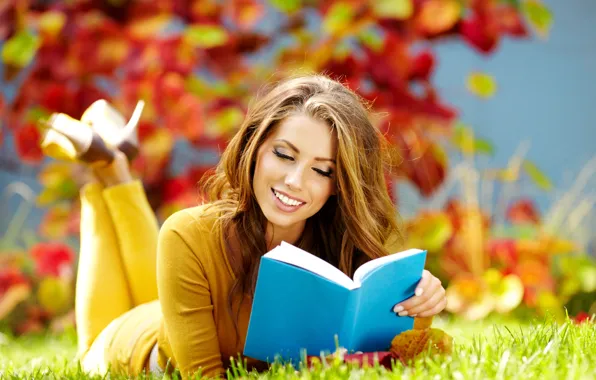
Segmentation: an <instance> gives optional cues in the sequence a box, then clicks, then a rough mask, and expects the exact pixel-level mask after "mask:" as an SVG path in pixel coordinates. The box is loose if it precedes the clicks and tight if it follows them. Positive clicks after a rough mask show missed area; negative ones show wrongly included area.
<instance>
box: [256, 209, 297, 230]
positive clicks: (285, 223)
mask: <svg viewBox="0 0 596 380" xmlns="http://www.w3.org/2000/svg"><path fill="white" fill-rule="evenodd" d="M265 218H266V219H267V221H268V222H269V223H271V224H273V225H274V226H276V227H281V228H290V227H292V226H294V225H296V224H297V223H302V222H304V221H305V220H306V219H304V218H300V217H296V216H293V215H292V216H288V215H280V214H279V213H278V212H275V211H269V212H267V213H265Z"/></svg>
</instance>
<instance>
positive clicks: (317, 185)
mask: <svg viewBox="0 0 596 380" xmlns="http://www.w3.org/2000/svg"><path fill="white" fill-rule="evenodd" d="M311 192H312V196H313V198H316V200H317V202H320V203H325V202H326V201H327V198H329V197H330V196H331V194H332V193H333V182H332V181H331V180H327V179H324V178H323V179H322V180H317V181H313V183H312V185H311Z"/></svg>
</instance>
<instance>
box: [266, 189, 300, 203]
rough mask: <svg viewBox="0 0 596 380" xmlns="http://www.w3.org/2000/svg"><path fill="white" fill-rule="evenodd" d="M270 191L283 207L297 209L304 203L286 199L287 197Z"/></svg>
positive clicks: (289, 198)
mask: <svg viewBox="0 0 596 380" xmlns="http://www.w3.org/2000/svg"><path fill="white" fill-rule="evenodd" d="M271 191H272V192H273V195H275V197H276V198H277V199H278V200H279V201H280V202H281V203H282V204H283V205H285V206H290V207H298V206H302V205H303V204H304V203H305V202H302V201H299V200H297V199H294V198H291V197H288V196H287V195H285V194H282V193H280V192H279V191H277V190H275V189H271Z"/></svg>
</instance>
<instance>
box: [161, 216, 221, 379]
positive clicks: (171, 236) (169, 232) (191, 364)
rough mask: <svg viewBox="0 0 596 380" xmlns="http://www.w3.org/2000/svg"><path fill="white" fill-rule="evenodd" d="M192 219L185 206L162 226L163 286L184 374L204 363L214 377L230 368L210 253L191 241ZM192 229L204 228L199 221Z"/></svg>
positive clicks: (165, 313)
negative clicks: (209, 271) (206, 261)
mask: <svg viewBox="0 0 596 380" xmlns="http://www.w3.org/2000/svg"><path fill="white" fill-rule="evenodd" d="M190 220H192V217H190V216H189V215H187V214H185V212H184V211H182V212H179V213H176V214H174V215H173V216H171V217H170V218H169V219H168V220H167V221H166V222H165V223H164V225H163V226H162V228H161V231H160V234H159V241H158V249H157V252H158V253H157V286H158V293H159V300H160V303H161V307H162V311H163V316H164V323H165V326H166V330H167V336H168V339H169V342H170V345H171V347H172V351H173V354H174V358H175V360H176V363H177V367H178V368H179V370H180V373H181V374H182V376H183V377H184V378H186V377H187V376H188V375H191V374H192V373H194V372H196V371H197V370H199V369H200V368H202V375H203V376H210V377H211V376H217V375H218V374H221V373H223V372H224V369H223V365H222V361H221V353H220V350H219V342H218V339H217V331H216V326H215V321H214V318H213V305H212V302H211V292H210V289H209V283H208V281H207V277H206V273H205V270H204V265H203V263H202V262H201V260H200V258H204V257H207V258H208V255H205V254H204V253H203V254H201V253H202V252H194V251H193V249H191V246H192V245H189V244H188V243H189V239H188V237H189V236H188V234H189V233H188V230H189V226H188V225H189V223H190ZM190 228H192V229H194V230H195V231H198V229H199V227H198V226H197V225H196V223H195V224H192V225H191V226H190ZM185 232H186V233H185ZM195 249H196V248H195Z"/></svg>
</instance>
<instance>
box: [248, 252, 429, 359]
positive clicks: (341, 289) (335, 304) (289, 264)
mask: <svg viewBox="0 0 596 380" xmlns="http://www.w3.org/2000/svg"><path fill="white" fill-rule="evenodd" d="M425 261H426V251H423V250H420V249H409V250H407V251H403V252H399V253H395V254H392V255H388V256H385V257H382V258H378V259H375V260H371V261H369V262H367V263H365V264H363V265H362V266H361V267H359V268H358V269H357V270H356V271H355V273H354V278H353V279H351V278H349V277H348V276H346V275H345V274H344V273H343V272H341V271H340V270H339V269H337V268H336V267H334V266H333V265H331V264H329V263H327V262H326V261H324V260H322V259H320V258H318V257H316V256H314V255H312V254H310V253H308V252H306V251H304V250H301V249H299V248H297V247H295V246H293V245H291V244H288V243H285V242H283V243H282V244H281V245H279V246H278V247H276V248H274V249H273V250H271V251H270V252H268V253H267V254H265V255H264V256H263V257H262V258H261V263H260V267H259V273H258V278H257V284H256V289H255V295H254V300H253V305H252V311H251V315H250V321H249V326H248V333H247V337H246V342H245V345H244V355H246V356H248V357H251V358H255V359H259V360H262V361H268V362H272V361H274V360H275V358H276V357H279V358H281V359H283V360H292V361H293V362H299V361H300V360H301V359H302V358H303V356H302V354H303V351H305V353H306V355H315V356H318V355H320V354H321V353H323V354H328V353H331V352H334V351H335V349H336V340H335V339H336V337H337V339H338V343H339V346H340V347H344V348H346V349H348V351H349V352H352V351H363V352H373V351H387V350H388V349H389V347H390V345H391V340H392V339H393V337H395V335H398V334H399V333H401V332H403V331H406V330H410V329H412V328H413V325H414V319H413V318H412V317H409V316H406V317H399V316H397V315H396V314H395V313H394V312H393V307H394V306H395V305H396V304H397V303H399V302H401V301H404V300H406V299H408V298H410V297H412V296H413V295H414V291H415V289H416V285H417V284H418V282H419V281H420V279H421V277H422V271H423V270H424V265H425Z"/></svg>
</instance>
